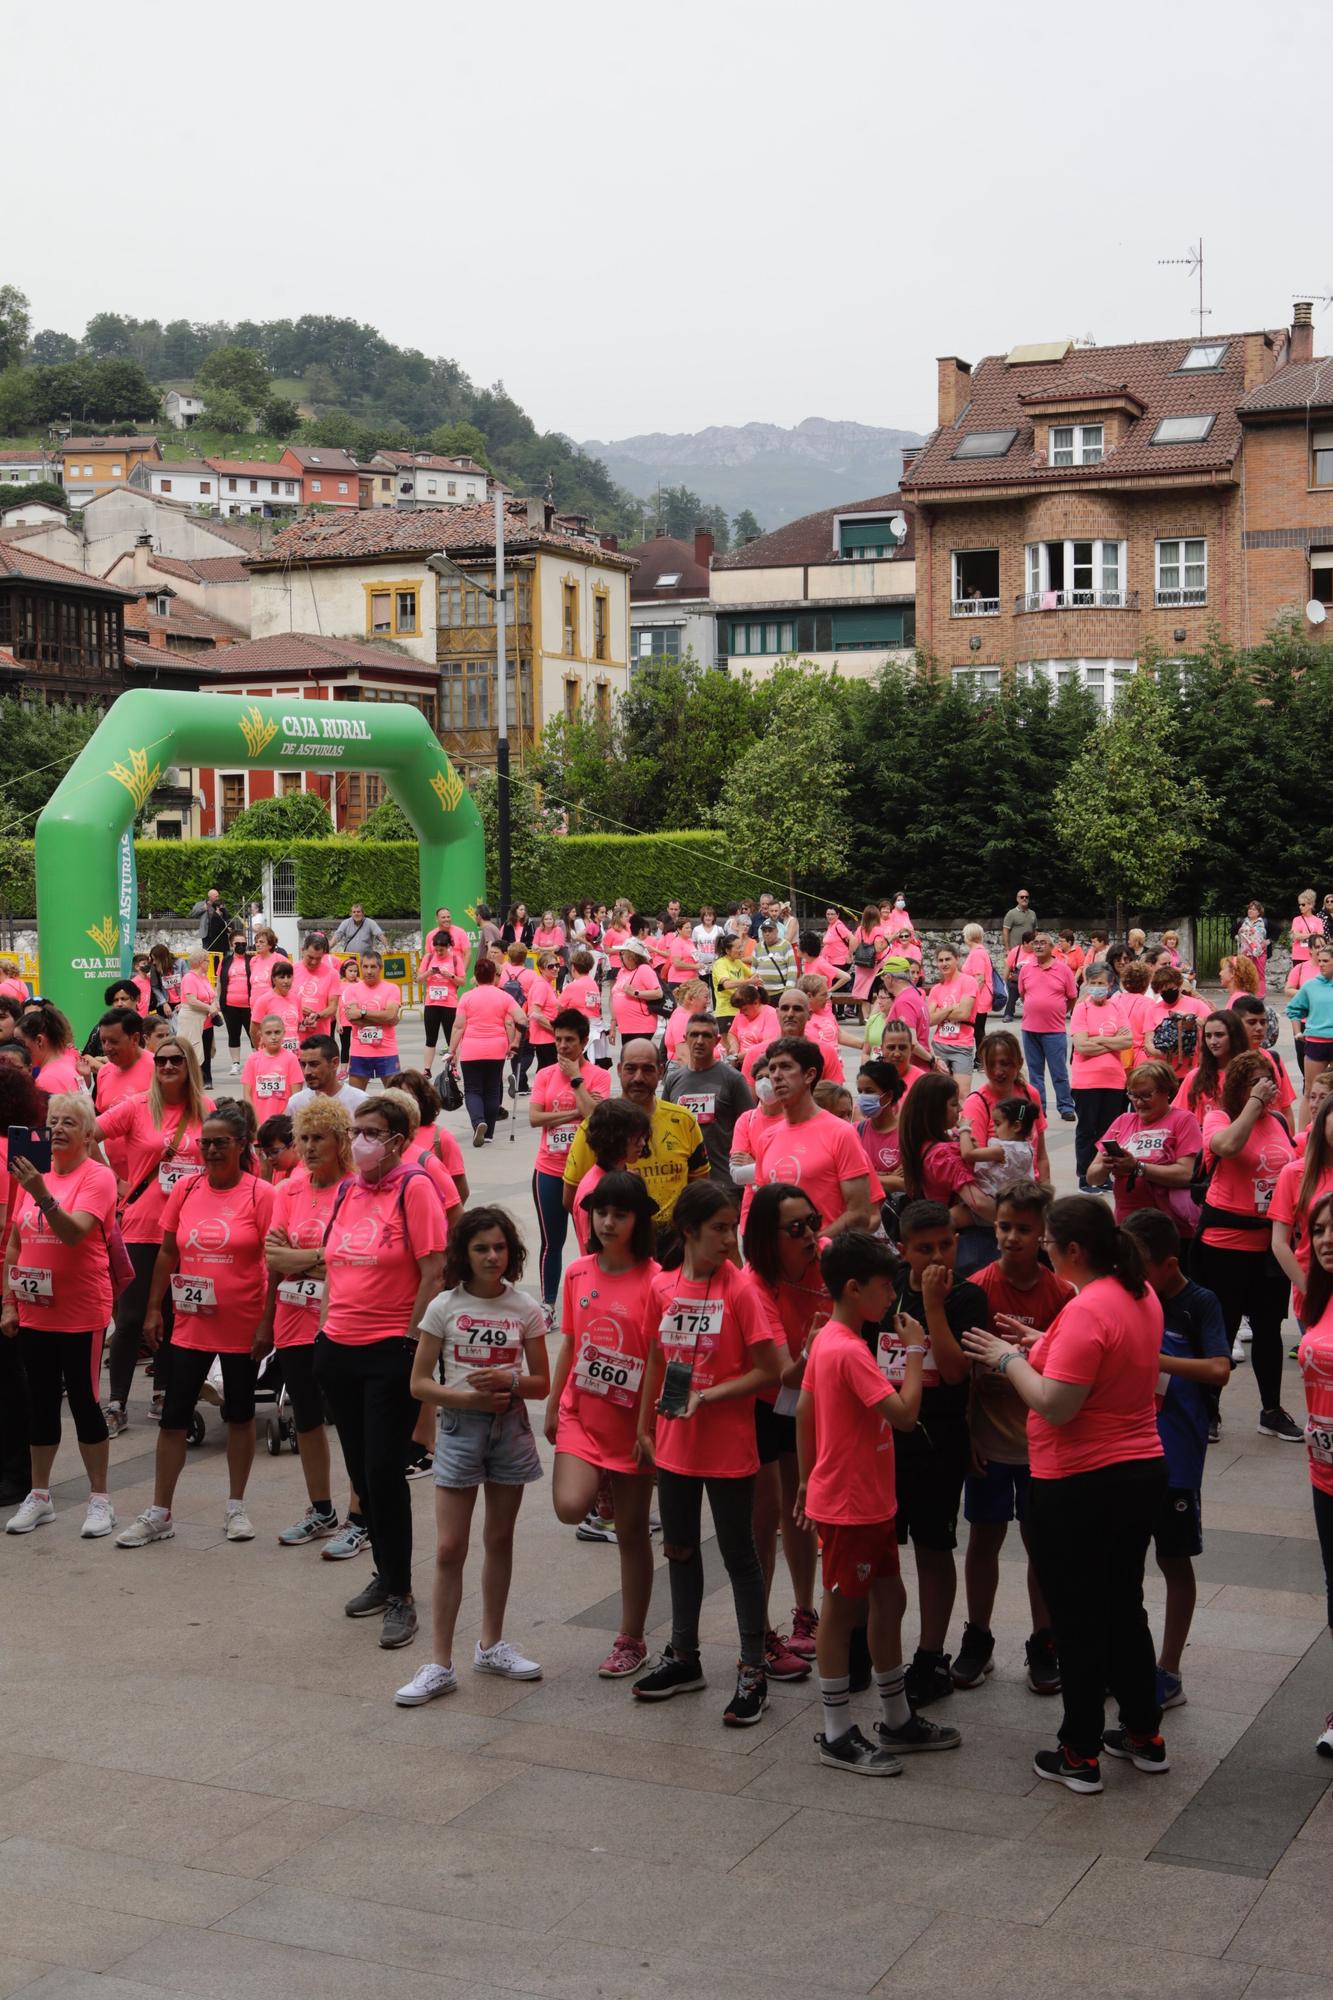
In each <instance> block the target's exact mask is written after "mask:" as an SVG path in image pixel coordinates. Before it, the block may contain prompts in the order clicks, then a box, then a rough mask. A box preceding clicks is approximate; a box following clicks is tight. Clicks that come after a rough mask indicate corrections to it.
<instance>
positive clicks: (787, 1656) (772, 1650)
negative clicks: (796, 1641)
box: [764, 1632, 810, 1681]
mask: <svg viewBox="0 0 1333 2000" xmlns="http://www.w3.org/2000/svg"><path fill="white" fill-rule="evenodd" d="M764 1671H765V1673H766V1674H767V1675H768V1678H769V1679H770V1680H771V1681H803V1680H807V1679H808V1678H809V1674H810V1662H809V1660H805V1659H802V1657H801V1655H800V1654H799V1653H793V1651H792V1650H791V1647H790V1646H789V1645H788V1644H787V1641H786V1640H785V1639H780V1638H779V1637H778V1635H777V1633H776V1632H769V1633H768V1634H767V1635H766V1636H765V1639H764Z"/></svg>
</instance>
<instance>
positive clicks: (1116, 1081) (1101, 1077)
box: [1069, 993, 1134, 1090]
mask: <svg viewBox="0 0 1333 2000" xmlns="http://www.w3.org/2000/svg"><path fill="white" fill-rule="evenodd" d="M1126 1028H1128V1029H1129V1031H1130V1033H1131V1034H1133V1032H1134V1024H1133V1022H1132V1021H1131V1020H1130V1018H1129V1009H1128V1008H1127V1007H1126V1006H1125V1004H1124V1001H1123V1000H1122V998H1121V997H1120V995H1119V994H1118V993H1115V994H1112V995H1111V996H1110V998H1109V999H1106V1000H1096V1001H1093V1000H1078V1001H1076V1002H1075V1003H1074V1011H1073V1014H1072V1015H1071V1016H1070V1021H1069V1032H1070V1034H1071V1035H1074V1036H1078V1035H1119V1034H1123V1032H1124V1030H1125V1029H1126ZM1133 1046H1134V1045H1133V1043H1132V1042H1131V1043H1130V1044H1129V1048H1127V1049H1126V1050H1125V1051H1124V1053H1125V1054H1126V1055H1128V1054H1129V1050H1130V1049H1132V1048H1133ZM1073 1047H1074V1054H1073V1059H1072V1061H1071V1063H1070V1066H1069V1081H1070V1084H1071V1085H1072V1087H1073V1088H1074V1089H1075V1090H1123V1089H1124V1087H1125V1076H1126V1070H1125V1065H1124V1061H1123V1058H1122V1056H1121V1052H1120V1051H1119V1050H1118V1049H1112V1050H1110V1051H1106V1052H1103V1054H1101V1055H1092V1056H1087V1055H1080V1054H1079V1052H1078V1044H1077V1042H1075V1043H1074V1045H1073Z"/></svg>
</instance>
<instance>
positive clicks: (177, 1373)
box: [159, 1342, 259, 1431]
mask: <svg viewBox="0 0 1333 2000" xmlns="http://www.w3.org/2000/svg"><path fill="white" fill-rule="evenodd" d="M159 1351H160V1350H159ZM166 1353H167V1384H166V1388H165V1390H164V1392H163V1396H162V1428H163V1430H164V1431H183V1430H186V1429H188V1427H189V1422H190V1417H191V1415H192V1414H193V1411H194V1406H195V1404H196V1403H197V1402H198V1401H199V1392H200V1390H201V1389H202V1388H203V1386H204V1378H205V1377H206V1375H207V1374H208V1371H209V1369H210V1368H211V1367H212V1366H213V1362H214V1360H215V1359H220V1360H221V1362H222V1410H223V1416H224V1418H225V1420H226V1421H227V1423H229V1424H251V1423H253V1422H254V1417H255V1377H256V1376H257V1375H258V1373H259V1365H258V1363H257V1362H256V1361H254V1360H252V1359H251V1357H250V1356H249V1355H248V1354H223V1355H221V1356H218V1355H216V1354H215V1353H214V1352H211V1351H210V1350H208V1349H207V1348H205V1349H203V1350H200V1349H199V1348H197V1347H177V1346H176V1345H175V1343H174V1342H173V1344H172V1345H171V1346H170V1347H169V1348H168V1349H167V1350H166Z"/></svg>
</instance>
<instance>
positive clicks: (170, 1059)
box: [153, 1056, 185, 1069]
mask: <svg viewBox="0 0 1333 2000" xmlns="http://www.w3.org/2000/svg"><path fill="white" fill-rule="evenodd" d="M184 1062H185V1058H184V1056H154V1057H153V1067H154V1069H180V1068H181V1067H182V1065H183V1064H184Z"/></svg>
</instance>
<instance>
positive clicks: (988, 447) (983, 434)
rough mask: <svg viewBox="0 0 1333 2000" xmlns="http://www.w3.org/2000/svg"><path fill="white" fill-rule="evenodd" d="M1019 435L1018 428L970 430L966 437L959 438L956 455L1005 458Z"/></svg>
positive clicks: (960, 456)
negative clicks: (1007, 429) (1008, 429)
mask: <svg viewBox="0 0 1333 2000" xmlns="http://www.w3.org/2000/svg"><path fill="white" fill-rule="evenodd" d="M1017 436H1018V432H1017V430H1012V431H969V432H968V434H967V436H966V437H964V438H960V439H959V440H958V444H957V446H956V448H955V450H954V457H955V458H1003V457H1004V455H1005V453H1006V452H1007V451H1008V449H1009V447H1010V445H1011V444H1012V443H1013V441H1014V439H1015V438H1016V437H1017Z"/></svg>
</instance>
